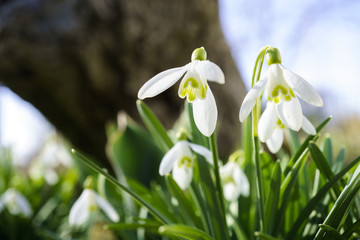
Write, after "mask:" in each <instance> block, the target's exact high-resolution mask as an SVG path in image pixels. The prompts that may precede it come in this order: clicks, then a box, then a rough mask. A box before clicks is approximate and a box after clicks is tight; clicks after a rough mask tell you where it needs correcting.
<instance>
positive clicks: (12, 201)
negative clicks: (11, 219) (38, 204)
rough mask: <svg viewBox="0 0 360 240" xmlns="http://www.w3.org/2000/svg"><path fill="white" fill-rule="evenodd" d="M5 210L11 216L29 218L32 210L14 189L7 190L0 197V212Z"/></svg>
mask: <svg viewBox="0 0 360 240" xmlns="http://www.w3.org/2000/svg"><path fill="white" fill-rule="evenodd" d="M5 207H6V208H7V209H8V210H9V212H10V213H11V214H13V215H21V216H24V217H31V215H32V209H31V206H30V203H29V202H28V200H27V199H26V198H25V197H24V196H23V195H22V194H21V193H19V192H18V191H17V190H15V189H14V188H9V189H8V190H6V191H5V192H4V193H3V195H1V197H0V212H2V210H3V209H4V208H5Z"/></svg>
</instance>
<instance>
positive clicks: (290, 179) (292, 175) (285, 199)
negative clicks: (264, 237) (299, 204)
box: [273, 150, 308, 236]
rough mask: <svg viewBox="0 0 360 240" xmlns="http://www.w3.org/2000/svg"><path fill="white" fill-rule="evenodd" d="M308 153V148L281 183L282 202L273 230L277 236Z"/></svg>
mask: <svg viewBox="0 0 360 240" xmlns="http://www.w3.org/2000/svg"><path fill="white" fill-rule="evenodd" d="M307 155H308V154H307V150H305V152H304V154H303V155H301V158H299V159H298V160H297V161H296V162H295V165H294V166H293V167H292V169H291V170H290V172H289V173H288V174H287V175H286V177H285V179H284V181H283V182H282V184H281V188H280V201H281V204H280V209H279V210H278V213H277V225H276V227H275V231H273V233H274V234H273V235H275V236H276V235H278V234H279V232H280V230H281V228H282V227H283V222H284V218H285V213H286V209H287V206H288V203H289V202H290V200H291V197H292V195H291V192H292V190H293V187H294V185H295V183H296V182H297V176H298V174H299V171H300V169H301V167H302V166H303V164H304V163H305V159H306V158H307Z"/></svg>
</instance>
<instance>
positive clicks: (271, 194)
mask: <svg viewBox="0 0 360 240" xmlns="http://www.w3.org/2000/svg"><path fill="white" fill-rule="evenodd" d="M280 185H281V167H280V162H279V161H277V162H276V163H275V165H274V168H273V172H272V176H271V182H270V188H269V190H268V194H267V201H266V210H265V212H266V219H267V222H268V224H269V227H268V232H269V233H270V232H272V230H273V228H274V226H275V225H276V222H277V219H276V218H277V216H276V213H277V209H278V205H279V198H280Z"/></svg>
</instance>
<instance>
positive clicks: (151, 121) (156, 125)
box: [136, 100, 174, 153]
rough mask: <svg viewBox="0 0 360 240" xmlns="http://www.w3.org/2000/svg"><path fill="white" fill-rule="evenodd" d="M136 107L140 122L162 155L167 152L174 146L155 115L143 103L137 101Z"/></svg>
mask: <svg viewBox="0 0 360 240" xmlns="http://www.w3.org/2000/svg"><path fill="white" fill-rule="evenodd" d="M136 106H137V109H138V111H139V114H140V116H141V118H142V120H143V121H144V123H145V125H146V127H147V128H148V130H149V132H150V134H151V135H152V136H153V138H154V140H155V142H156V143H157V144H158V146H159V148H160V149H161V150H162V151H163V152H164V153H166V152H167V151H169V149H170V148H172V146H174V143H173V142H172V140H171V139H170V137H169V136H168V134H167V132H166V130H165V128H164V126H163V125H162V124H161V123H160V121H159V120H158V119H157V117H156V116H155V114H154V113H153V112H152V111H151V110H150V108H149V107H148V106H147V105H146V104H145V103H144V102H143V101H141V100H137V101H136Z"/></svg>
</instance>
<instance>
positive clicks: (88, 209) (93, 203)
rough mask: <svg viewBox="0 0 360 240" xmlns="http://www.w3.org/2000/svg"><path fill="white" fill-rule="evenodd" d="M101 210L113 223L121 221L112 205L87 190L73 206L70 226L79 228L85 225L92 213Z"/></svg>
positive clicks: (92, 191)
mask: <svg viewBox="0 0 360 240" xmlns="http://www.w3.org/2000/svg"><path fill="white" fill-rule="evenodd" d="M98 209H101V210H103V211H104V213H105V214H106V215H107V216H108V217H109V218H110V219H111V221H113V222H117V221H119V215H118V213H117V212H116V211H115V209H114V208H113V207H112V206H111V204H110V203H109V202H108V201H107V200H105V199H104V198H102V197H101V196H100V195H99V194H97V193H96V192H95V191H94V190H92V189H89V188H85V189H84V191H83V192H82V193H81V195H80V197H79V199H78V200H76V202H75V203H74V205H73V206H72V208H71V210H70V214H69V224H70V225H73V226H79V225H82V224H84V223H85V222H86V221H87V220H88V219H89V217H90V215H91V213H93V212H94V211H97V210H98Z"/></svg>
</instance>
